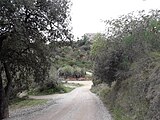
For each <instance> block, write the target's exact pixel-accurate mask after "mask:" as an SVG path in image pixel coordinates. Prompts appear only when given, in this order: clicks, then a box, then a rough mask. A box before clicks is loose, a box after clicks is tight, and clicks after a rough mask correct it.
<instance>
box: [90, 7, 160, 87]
mask: <svg viewBox="0 0 160 120" xmlns="http://www.w3.org/2000/svg"><path fill="white" fill-rule="evenodd" d="M159 16H160V11H157V10H155V11H150V13H149V14H146V13H145V12H144V11H139V12H138V14H136V16H135V15H134V14H133V13H130V14H128V15H123V16H121V17H119V18H118V19H112V20H108V21H106V26H107V27H108V28H107V33H106V38H104V39H105V40H104V41H102V40H101V39H100V40H98V39H97V40H98V41H99V42H94V44H93V45H94V46H93V47H92V51H91V53H92V56H93V57H94V58H95V59H93V60H94V73H95V74H94V75H95V78H96V79H97V80H101V81H103V82H106V83H107V84H108V85H109V86H111V84H112V82H113V81H117V83H120V82H121V81H122V80H125V79H126V78H128V77H129V76H130V75H131V74H132V73H131V65H132V64H133V63H134V62H136V61H138V60H139V59H141V58H143V57H147V56H148V55H149V53H150V52H153V51H159V50H160V49H159V45H160V42H159V37H160V34H159V30H160V27H159V26H160V19H159ZM101 41H102V42H101ZM103 42H104V43H103Z"/></svg>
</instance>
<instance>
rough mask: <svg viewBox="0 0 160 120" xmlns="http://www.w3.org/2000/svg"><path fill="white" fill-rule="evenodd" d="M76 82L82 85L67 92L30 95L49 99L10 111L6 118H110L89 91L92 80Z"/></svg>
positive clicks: (99, 119) (84, 119) (54, 119)
mask: <svg viewBox="0 0 160 120" xmlns="http://www.w3.org/2000/svg"><path fill="white" fill-rule="evenodd" d="M75 82H76V83H77V81H75ZM78 83H80V84H84V86H82V87H79V88H76V89H74V90H73V91H72V92H70V93H67V94H59V95H48V96H38V97H35V96H31V98H34V99H50V100H49V101H48V102H47V103H46V104H45V105H40V106H36V107H32V108H27V109H19V110H14V111H11V114H10V118H9V119H6V120H112V118H111V115H110V114H109V112H108V110H107V109H106V108H105V107H104V105H103V103H102V101H101V100H100V99H99V98H98V97H97V96H96V95H95V94H93V93H91V92H90V88H91V85H92V82H91V81H84V82H81V81H79V82H78Z"/></svg>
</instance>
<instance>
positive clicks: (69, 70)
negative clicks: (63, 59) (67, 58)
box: [58, 66, 86, 78]
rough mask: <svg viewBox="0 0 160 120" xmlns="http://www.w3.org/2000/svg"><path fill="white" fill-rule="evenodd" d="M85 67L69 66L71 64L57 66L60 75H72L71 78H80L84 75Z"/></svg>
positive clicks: (66, 76)
mask: <svg viewBox="0 0 160 120" xmlns="http://www.w3.org/2000/svg"><path fill="white" fill-rule="evenodd" d="M85 72H86V71H85V69H84V68H79V67H71V66H65V67H62V68H59V70H58V74H59V76H60V77H65V78H68V77H73V78H80V77H85Z"/></svg>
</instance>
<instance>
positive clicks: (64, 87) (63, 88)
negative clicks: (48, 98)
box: [29, 83, 82, 95]
mask: <svg viewBox="0 0 160 120" xmlns="http://www.w3.org/2000/svg"><path fill="white" fill-rule="evenodd" d="M80 86H82V85H81V84H75V83H73V84H72V83H64V84H60V85H58V86H56V87H53V88H49V89H44V90H42V91H39V90H32V91H30V92H29V94H30V95H50V94H61V93H68V92H71V91H72V90H74V89H75V88H77V87H80Z"/></svg>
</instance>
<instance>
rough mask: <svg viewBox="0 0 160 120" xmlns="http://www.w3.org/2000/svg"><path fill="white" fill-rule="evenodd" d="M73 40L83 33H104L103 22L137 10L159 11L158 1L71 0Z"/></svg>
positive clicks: (159, 3)
mask: <svg viewBox="0 0 160 120" xmlns="http://www.w3.org/2000/svg"><path fill="white" fill-rule="evenodd" d="M71 1H72V4H73V5H72V8H71V16H72V27H73V34H74V36H75V38H77V37H81V36H82V35H84V34H85V33H97V32H104V23H103V22H102V21H103V20H106V19H110V18H116V17H118V16H120V15H123V14H127V13H129V12H132V11H137V10H149V9H160V0H71Z"/></svg>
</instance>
